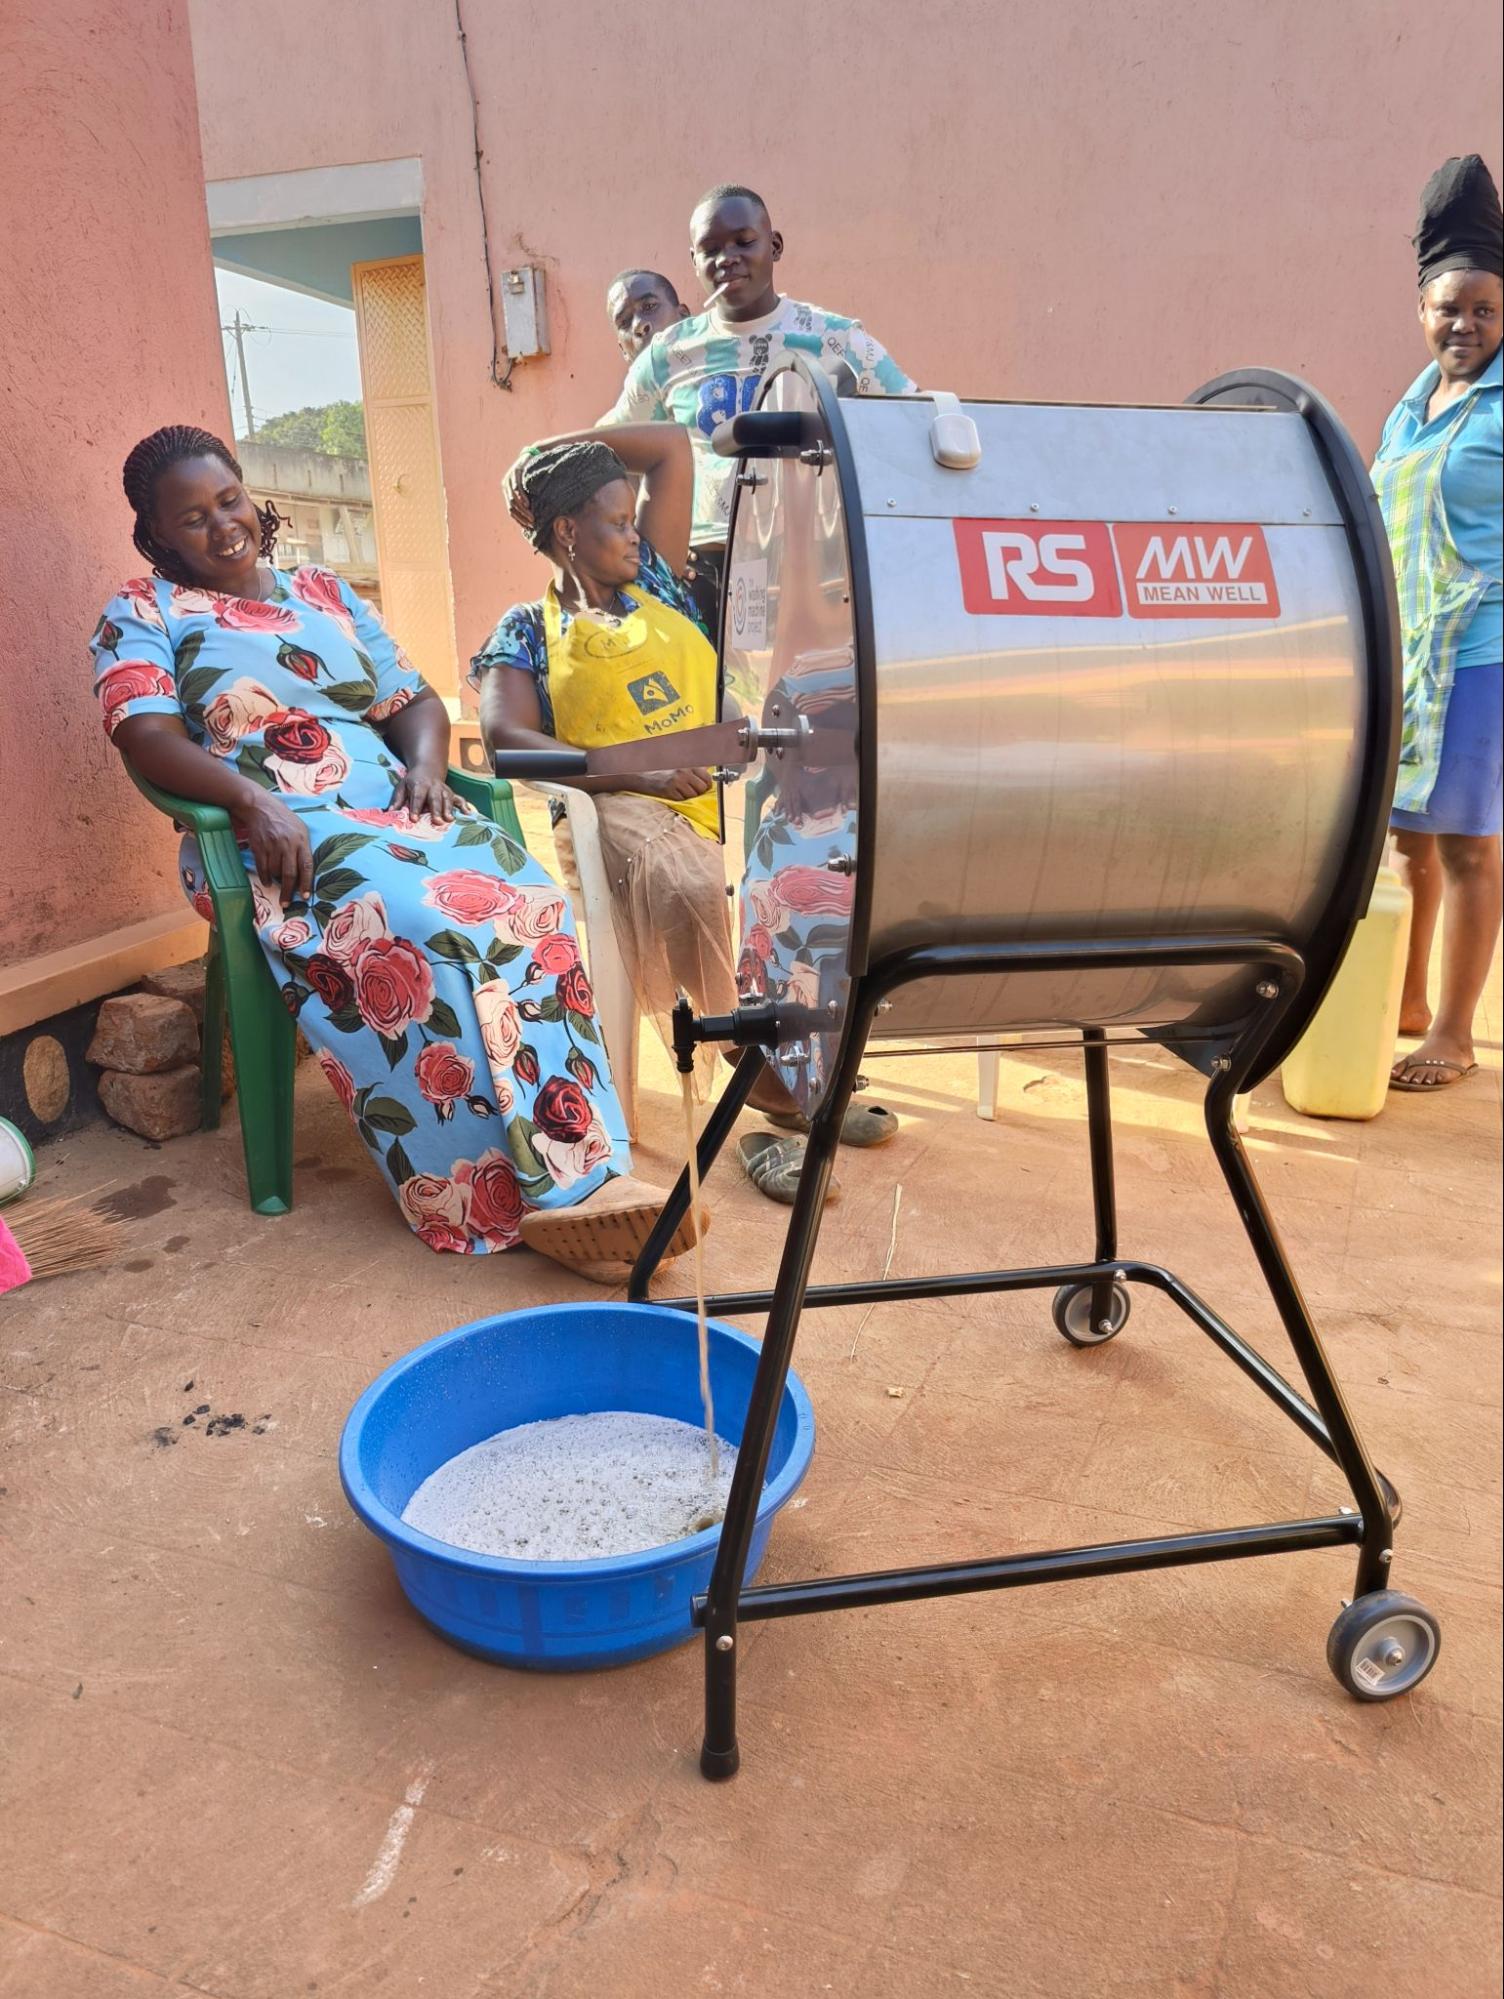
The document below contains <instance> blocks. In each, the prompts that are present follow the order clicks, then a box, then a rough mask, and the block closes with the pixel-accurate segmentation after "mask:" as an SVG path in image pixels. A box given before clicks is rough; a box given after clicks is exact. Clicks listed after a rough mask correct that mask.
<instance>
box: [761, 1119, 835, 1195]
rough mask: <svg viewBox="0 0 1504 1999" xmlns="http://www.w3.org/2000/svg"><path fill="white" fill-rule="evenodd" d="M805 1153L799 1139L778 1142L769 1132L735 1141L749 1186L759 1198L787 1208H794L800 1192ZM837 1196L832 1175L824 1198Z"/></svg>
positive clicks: (774, 1135) (780, 1139) (776, 1137)
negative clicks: (759, 1195) (776, 1202)
mask: <svg viewBox="0 0 1504 1999" xmlns="http://www.w3.org/2000/svg"><path fill="white" fill-rule="evenodd" d="M804 1149H805V1148H804V1140H803V1139H802V1138H779V1137H778V1136H777V1135H776V1133H774V1132H771V1131H749V1132H748V1133H747V1135H746V1137H745V1138H739V1139H738V1140H737V1141H736V1156H737V1158H738V1159H739V1160H740V1161H741V1165H742V1171H743V1172H744V1173H745V1174H746V1176H747V1178H748V1179H749V1180H750V1181H751V1182H752V1185H753V1186H754V1187H755V1188H756V1189H757V1191H758V1193H759V1194H766V1195H767V1197H768V1199H769V1200H770V1201H781V1202H782V1203H783V1205H784V1206H785V1207H786V1208H791V1207H792V1206H793V1204H794V1196H795V1195H796V1194H797V1193H798V1191H799V1175H800V1173H801V1172H802V1171H803V1170H804ZM839 1193H840V1182H839V1181H838V1180H837V1179H836V1177H835V1175H834V1174H832V1175H831V1179H830V1185H829V1187H828V1188H827V1189H826V1193H825V1198H826V1200H827V1201H831V1200H834V1199H835V1198H836V1196H837V1195H838V1194H839Z"/></svg>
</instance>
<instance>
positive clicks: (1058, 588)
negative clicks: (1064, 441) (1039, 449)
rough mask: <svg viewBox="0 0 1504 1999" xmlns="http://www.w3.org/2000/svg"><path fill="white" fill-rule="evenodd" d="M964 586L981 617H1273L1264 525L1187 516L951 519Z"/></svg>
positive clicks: (1275, 603) (1275, 598)
mask: <svg viewBox="0 0 1504 1999" xmlns="http://www.w3.org/2000/svg"><path fill="white" fill-rule="evenodd" d="M954 528H955V536H956V555H957V559H958V561H959V564H960V570H961V595H962V600H963V602H964V603H965V605H966V608H967V610H968V611H970V612H972V613H973V614H974V615H976V616H978V617H1009V616H1012V617H1029V618H1039V617H1067V618H1116V617H1121V616H1122V614H1123V612H1124V610H1125V609H1126V611H1127V614H1128V616H1129V617H1130V618H1263V619H1270V618H1277V617H1278V616H1279V590H1278V588H1277V586H1276V584H1275V580H1274V568H1273V564H1272V563H1271V561H1270V557H1269V546H1268V543H1267V542H1266V540H1265V538H1264V530H1263V529H1262V528H1261V527H1258V526H1255V525H1253V524H1251V523H1237V522H1227V521H1218V522H1207V521H1187V522H1185V523H1184V524H1177V525H1176V526H1174V527H1172V528H1160V527H1150V526H1148V525H1146V524H1143V523H1134V524H1129V523H1123V522H1117V523H1114V522H1107V521H1039V520H1027V521H980V520H958V521H956V522H955V523H954Z"/></svg>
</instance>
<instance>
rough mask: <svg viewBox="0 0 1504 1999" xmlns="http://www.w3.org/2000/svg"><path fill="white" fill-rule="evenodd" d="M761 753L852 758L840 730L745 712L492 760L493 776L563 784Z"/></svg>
mask: <svg viewBox="0 0 1504 1999" xmlns="http://www.w3.org/2000/svg"><path fill="white" fill-rule="evenodd" d="M764 752H767V753H768V754H770V755H772V756H774V757H784V756H789V757H792V759H793V760H794V762H796V763H801V764H816V765H825V766H830V765H838V764H843V763H850V762H852V760H853V758H854V756H855V749H854V746H853V743H852V739H851V735H850V733H849V732H847V731H843V730H840V729H814V728H811V727H810V724H809V721H808V719H807V717H805V716H802V715H801V716H800V717H799V718H798V720H797V721H796V722H795V723H793V724H792V725H791V726H790V727H788V728H771V729H765V728H763V727H761V726H760V725H759V724H758V723H755V722H752V721H749V720H748V719H747V718H746V717H745V716H744V717H743V718H742V719H741V720H740V721H738V722H715V723H712V724H711V725H710V726H709V727H708V728H704V729H671V730H668V731H667V732H666V733H665V734H663V735H661V736H648V737H645V738H643V739H641V740H639V741H637V742H632V743H610V744H607V745H605V746H604V747H603V748H601V749H594V750H578V749H573V748H571V747H570V746H569V745H568V744H564V743H561V744H560V745H559V747H558V749H556V750H498V751H497V752H496V753H495V756H494V758H493V759H492V764H493V768H494V769H495V772H496V775H497V776H498V777H515V778H539V779H552V780H554V781H555V782H563V783H566V784H567V783H568V782H569V780H570V779H571V778H581V777H638V776H640V775H641V774H642V773H643V772H644V771H650V770H715V769H717V768H719V769H720V770H722V771H731V770H744V769H745V768H746V767H747V765H748V764H751V763H755V762H756V761H757V759H758V757H759V756H761V755H763V754H764Z"/></svg>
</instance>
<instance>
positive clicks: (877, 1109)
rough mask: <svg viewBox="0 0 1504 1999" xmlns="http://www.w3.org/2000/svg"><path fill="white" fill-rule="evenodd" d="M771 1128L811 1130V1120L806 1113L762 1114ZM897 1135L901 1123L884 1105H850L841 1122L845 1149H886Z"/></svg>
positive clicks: (762, 1112)
mask: <svg viewBox="0 0 1504 1999" xmlns="http://www.w3.org/2000/svg"><path fill="white" fill-rule="evenodd" d="M758 1116H759V1117H765V1118H766V1119H767V1121H768V1123H769V1124H776V1125H777V1126H778V1128H779V1129H780V1131H802V1132H807V1131H808V1130H809V1119H808V1118H807V1117H806V1116H805V1115H804V1113H803V1111H759V1112H758ZM897 1135H898V1119H897V1118H896V1117H895V1116H894V1115H893V1113H892V1111H887V1110H884V1109H883V1107H882V1105H881V1104H848V1105H847V1106H846V1115H845V1117H843V1118H842V1120H841V1143H842V1145H856V1146H868V1145H886V1144H887V1142H888V1140H889V1139H890V1138H895V1137H896V1136H897Z"/></svg>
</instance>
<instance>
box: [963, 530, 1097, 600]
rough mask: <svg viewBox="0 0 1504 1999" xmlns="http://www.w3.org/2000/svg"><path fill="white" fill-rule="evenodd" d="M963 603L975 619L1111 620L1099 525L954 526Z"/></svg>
mask: <svg viewBox="0 0 1504 1999" xmlns="http://www.w3.org/2000/svg"><path fill="white" fill-rule="evenodd" d="M953 526H954V529H955V536H956V555H957V557H958V559H959V561H960V565H961V596H962V599H963V601H964V603H965V605H966V608H967V610H968V611H970V612H972V613H973V614H975V615H976V616H978V617H1007V616H1009V615H1012V616H1014V617H1025V618H1041V617H1042V618H1048V617H1057V618H1062V617H1063V618H1115V617H1117V616H1118V615H1119V614H1120V613H1121V611H1122V600H1121V598H1120V596H1119V594H1118V578H1117V568H1116V565H1115V564H1114V562H1113V559H1112V543H1111V541H1110V539H1109V538H1108V533H1107V528H1106V526H1105V525H1104V523H1103V522H1101V521H1034V520H1029V521H956V522H954V523H953Z"/></svg>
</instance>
